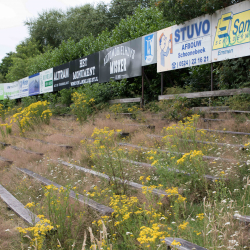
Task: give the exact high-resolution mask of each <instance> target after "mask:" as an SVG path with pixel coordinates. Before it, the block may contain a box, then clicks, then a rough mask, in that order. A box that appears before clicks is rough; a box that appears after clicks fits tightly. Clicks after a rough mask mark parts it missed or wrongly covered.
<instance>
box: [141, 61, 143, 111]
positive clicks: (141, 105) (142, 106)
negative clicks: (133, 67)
mask: <svg viewBox="0 0 250 250" xmlns="http://www.w3.org/2000/svg"><path fill="white" fill-rule="evenodd" d="M141 71H142V72H141V73H142V78H141V79H142V82H141V108H144V67H143V66H142V68H141Z"/></svg>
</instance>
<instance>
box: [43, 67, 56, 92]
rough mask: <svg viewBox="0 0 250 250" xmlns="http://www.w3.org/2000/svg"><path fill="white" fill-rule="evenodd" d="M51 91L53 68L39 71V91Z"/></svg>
mask: <svg viewBox="0 0 250 250" xmlns="http://www.w3.org/2000/svg"><path fill="white" fill-rule="evenodd" d="M48 92H53V68H51V69H47V70H45V71H42V72H40V93H41V94H43V93H48Z"/></svg>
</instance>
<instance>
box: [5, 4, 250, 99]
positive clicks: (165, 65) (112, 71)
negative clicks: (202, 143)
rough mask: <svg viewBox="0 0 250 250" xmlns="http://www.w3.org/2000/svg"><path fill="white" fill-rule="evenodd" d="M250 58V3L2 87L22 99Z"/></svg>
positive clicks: (11, 95)
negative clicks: (150, 70)
mask: <svg viewBox="0 0 250 250" xmlns="http://www.w3.org/2000/svg"><path fill="white" fill-rule="evenodd" d="M248 55H250V2H249V1H245V2H241V3H238V4H235V5H232V6H229V7H227V8H224V9H222V10H218V11H216V12H215V13H214V14H213V15H204V16H202V17H198V18H195V19H192V20H190V21H187V22H185V23H184V24H181V25H174V26H171V27H168V28H166V29H162V30H160V31H157V32H154V33H152V34H149V35H146V36H143V37H140V38H137V39H135V40H132V41H128V42H125V43H123V44H120V45H117V46H114V47H112V48H108V49H105V50H102V51H100V52H97V53H94V54H92V55H88V56H85V57H83V58H80V59H76V60H74V61H71V62H68V63H66V64H63V65H60V66H57V67H54V68H52V69H48V70H45V71H43V72H40V73H37V74H34V75H32V76H29V77H26V78H24V79H21V80H19V81H18V82H14V83H6V84H1V85H0V99H3V98H7V96H8V97H9V98H20V97H25V96H32V95H37V94H43V93H47V92H53V91H59V90H61V89H64V88H70V87H78V86H81V85H83V84H85V83H103V82H108V81H110V80H111V79H113V80H121V79H123V78H130V77H136V76H140V75H141V67H142V66H146V65H150V64H155V63H157V72H164V71H169V70H176V69H181V68H186V67H191V66H197V65H201V64H207V63H211V62H217V61H222V60H226V59H232V58H238V57H243V56H248Z"/></svg>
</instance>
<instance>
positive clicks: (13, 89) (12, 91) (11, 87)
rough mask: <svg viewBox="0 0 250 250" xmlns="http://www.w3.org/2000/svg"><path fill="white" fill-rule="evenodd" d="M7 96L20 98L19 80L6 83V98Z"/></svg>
mask: <svg viewBox="0 0 250 250" xmlns="http://www.w3.org/2000/svg"><path fill="white" fill-rule="evenodd" d="M5 98H10V99H17V98H20V93H19V83H18V82H11V83H4V99H5Z"/></svg>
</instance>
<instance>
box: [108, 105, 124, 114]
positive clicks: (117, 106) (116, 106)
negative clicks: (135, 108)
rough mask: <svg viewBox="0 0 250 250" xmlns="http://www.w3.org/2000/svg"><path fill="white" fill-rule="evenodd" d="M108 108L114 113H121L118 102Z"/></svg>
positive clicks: (120, 106)
mask: <svg viewBox="0 0 250 250" xmlns="http://www.w3.org/2000/svg"><path fill="white" fill-rule="evenodd" d="M109 110H110V111H111V112H112V113H114V114H118V113H121V112H122V105H121V104H120V103H119V104H115V105H112V106H111V107H110V108H109Z"/></svg>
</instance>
